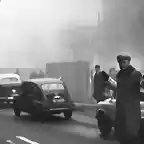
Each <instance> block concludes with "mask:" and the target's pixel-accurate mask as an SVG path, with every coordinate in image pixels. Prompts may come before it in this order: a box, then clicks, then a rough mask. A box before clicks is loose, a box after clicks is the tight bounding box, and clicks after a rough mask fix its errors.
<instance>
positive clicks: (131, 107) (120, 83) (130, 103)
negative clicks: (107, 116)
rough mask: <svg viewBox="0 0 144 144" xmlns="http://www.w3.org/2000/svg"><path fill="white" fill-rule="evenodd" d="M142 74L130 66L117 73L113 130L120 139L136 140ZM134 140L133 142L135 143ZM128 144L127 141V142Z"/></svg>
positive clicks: (138, 125) (138, 126) (139, 114)
mask: <svg viewBox="0 0 144 144" xmlns="http://www.w3.org/2000/svg"><path fill="white" fill-rule="evenodd" d="M141 78H142V75H141V73H140V72H139V71H137V70H136V69H135V68H133V67H132V66H129V67H128V68H127V69H125V70H120V71H119V72H118V74H117V87H116V91H117V98H116V115H115V132H116V136H117V138H118V139H119V140H120V141H121V140H131V142H130V143H131V144H132V142H134V141H135V142H136V144H139V142H138V141H137V140H136V139H138V136H139V129H140V119H141V111H140V81H141ZM135 142H134V143H135ZM127 144H128V142H127Z"/></svg>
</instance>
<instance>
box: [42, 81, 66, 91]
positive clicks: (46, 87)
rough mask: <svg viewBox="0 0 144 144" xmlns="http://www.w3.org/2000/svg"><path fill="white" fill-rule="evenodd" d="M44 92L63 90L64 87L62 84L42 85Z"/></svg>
mask: <svg viewBox="0 0 144 144" xmlns="http://www.w3.org/2000/svg"><path fill="white" fill-rule="evenodd" d="M41 88H42V90H63V89H64V86H63V84H60V83H52V84H42V85H41Z"/></svg>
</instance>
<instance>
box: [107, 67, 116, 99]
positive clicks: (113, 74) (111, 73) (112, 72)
mask: <svg viewBox="0 0 144 144" xmlns="http://www.w3.org/2000/svg"><path fill="white" fill-rule="evenodd" d="M116 74H117V71H116V69H115V68H110V69H109V76H110V77H111V78H112V79H114V80H116ZM109 91H110V96H111V98H116V91H113V90H111V89H110V88H109Z"/></svg>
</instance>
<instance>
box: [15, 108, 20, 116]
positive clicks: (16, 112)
mask: <svg viewBox="0 0 144 144" xmlns="http://www.w3.org/2000/svg"><path fill="white" fill-rule="evenodd" d="M20 113H21V111H20V109H19V108H14V114H15V116H17V117H20Z"/></svg>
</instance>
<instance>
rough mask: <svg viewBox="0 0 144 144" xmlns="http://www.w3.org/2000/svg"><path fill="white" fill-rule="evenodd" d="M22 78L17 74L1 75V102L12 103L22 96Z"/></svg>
mask: <svg viewBox="0 0 144 144" xmlns="http://www.w3.org/2000/svg"><path fill="white" fill-rule="evenodd" d="M21 82H22V81H21V78H20V76H19V75H17V74H13V73H12V74H0V101H1V102H7V103H11V102H13V100H14V99H15V97H17V96H19V94H20V85H21Z"/></svg>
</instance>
